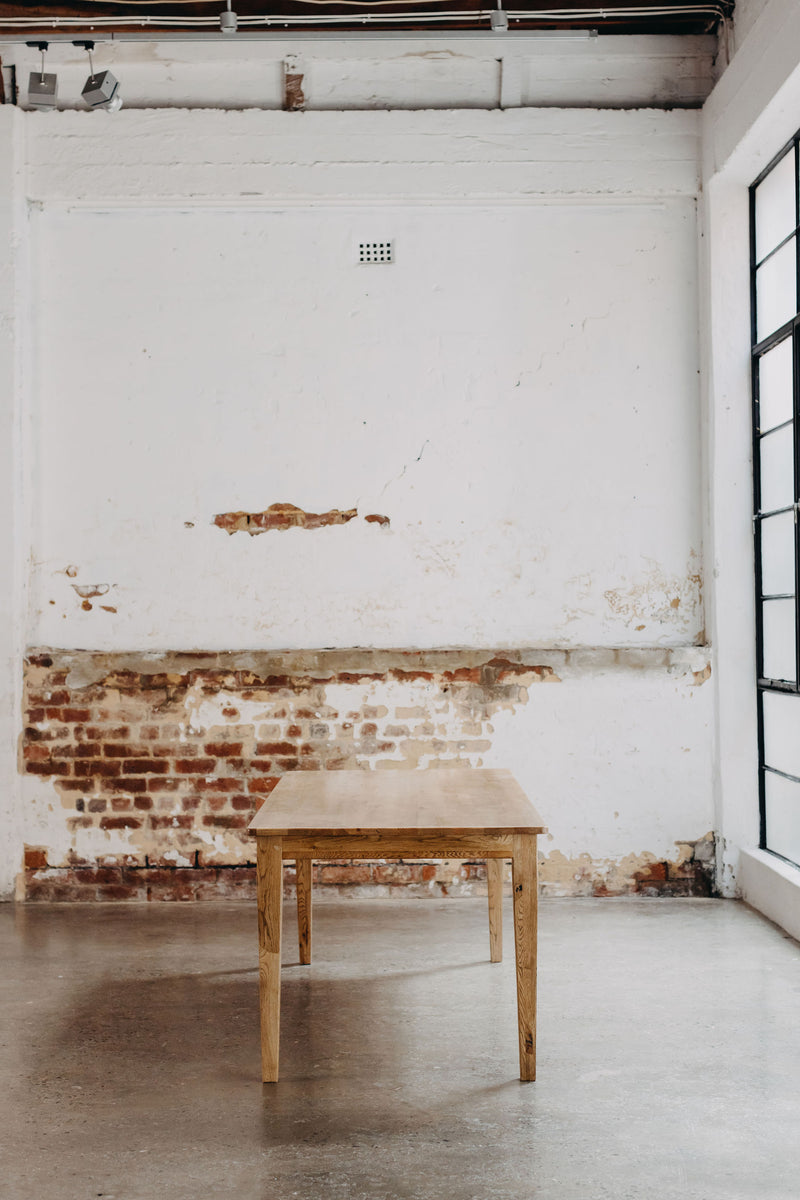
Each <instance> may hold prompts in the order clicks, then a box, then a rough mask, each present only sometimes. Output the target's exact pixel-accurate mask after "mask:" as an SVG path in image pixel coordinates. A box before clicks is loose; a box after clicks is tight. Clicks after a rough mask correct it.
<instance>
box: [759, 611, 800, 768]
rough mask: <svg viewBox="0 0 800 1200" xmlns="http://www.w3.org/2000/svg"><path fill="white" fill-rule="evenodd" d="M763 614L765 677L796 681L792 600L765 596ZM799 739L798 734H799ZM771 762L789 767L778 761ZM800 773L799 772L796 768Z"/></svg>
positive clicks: (790, 681)
mask: <svg viewBox="0 0 800 1200" xmlns="http://www.w3.org/2000/svg"><path fill="white" fill-rule="evenodd" d="M762 612H763V614H764V664H763V665H764V678H765V679H779V680H782V681H783V682H785V683H795V682H796V671H797V668H796V666H795V648H794V647H795V642H794V637H795V634H794V629H795V615H794V600H765V601H764V602H763V604H762ZM798 742H800V735H799V736H798ZM770 766H773V767H781V770H782V771H785V770H787V769H788V768H786V767H782V766H781V764H780V763H770ZM798 774H800V772H798Z"/></svg>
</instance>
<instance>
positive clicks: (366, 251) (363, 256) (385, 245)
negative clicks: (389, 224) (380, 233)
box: [358, 242, 394, 265]
mask: <svg viewBox="0 0 800 1200" xmlns="http://www.w3.org/2000/svg"><path fill="white" fill-rule="evenodd" d="M358 261H359V262H360V263H364V264H365V265H366V264H367V263H390V262H394V242H359V243H358Z"/></svg>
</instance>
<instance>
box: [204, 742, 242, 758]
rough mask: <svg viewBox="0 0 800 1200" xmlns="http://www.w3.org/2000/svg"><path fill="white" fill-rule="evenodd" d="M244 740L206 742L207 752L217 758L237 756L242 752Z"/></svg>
mask: <svg viewBox="0 0 800 1200" xmlns="http://www.w3.org/2000/svg"><path fill="white" fill-rule="evenodd" d="M242 744H243V743H242V742H206V744H205V747H204V748H205V752H206V754H213V755H214V757H215V758H236V757H238V755H240V754H241V753H242Z"/></svg>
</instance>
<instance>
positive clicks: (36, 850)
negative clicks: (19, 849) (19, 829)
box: [25, 846, 47, 871]
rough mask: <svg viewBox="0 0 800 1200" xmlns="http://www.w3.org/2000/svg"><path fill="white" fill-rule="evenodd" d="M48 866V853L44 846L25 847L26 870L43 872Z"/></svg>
mask: <svg viewBox="0 0 800 1200" xmlns="http://www.w3.org/2000/svg"><path fill="white" fill-rule="evenodd" d="M46 866H47V851H46V850H45V849H44V847H42V846H26V847H25V870H26V871H41V870H42V869H43V868H44V867H46Z"/></svg>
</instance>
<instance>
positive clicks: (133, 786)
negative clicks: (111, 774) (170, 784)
mask: <svg viewBox="0 0 800 1200" xmlns="http://www.w3.org/2000/svg"><path fill="white" fill-rule="evenodd" d="M108 787H109V790H110V791H114V792H146V791H147V780H146V779H137V778H136V776H135V775H134V777H133V778H132V779H131V778H129V777H128V776H124V777H122V778H120V779H112V780H110V782H109V784H108Z"/></svg>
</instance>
